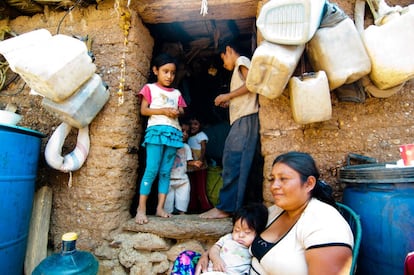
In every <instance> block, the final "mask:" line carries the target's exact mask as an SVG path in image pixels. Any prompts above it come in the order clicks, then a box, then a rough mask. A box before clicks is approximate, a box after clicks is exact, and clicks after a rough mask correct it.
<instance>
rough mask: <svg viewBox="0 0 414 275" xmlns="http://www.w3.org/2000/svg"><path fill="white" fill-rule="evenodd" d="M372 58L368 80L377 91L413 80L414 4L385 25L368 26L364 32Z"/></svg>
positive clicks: (366, 44) (364, 38)
mask: <svg viewBox="0 0 414 275" xmlns="http://www.w3.org/2000/svg"><path fill="white" fill-rule="evenodd" d="M363 41H364V43H365V47H366V49H367V52H368V55H369V57H370V59H371V63H372V69H371V73H370V74H369V77H370V79H371V80H372V82H373V83H374V84H375V86H377V87H378V88H380V89H388V88H392V87H395V86H397V85H399V84H401V83H404V82H405V81H407V80H410V79H412V78H413V77H414V51H413V49H412V47H413V43H414V4H412V5H410V6H408V8H407V11H406V12H405V13H403V14H401V15H400V16H393V17H392V18H391V19H390V20H388V21H386V23H385V24H384V25H381V26H375V25H371V26H369V27H368V28H366V29H365V30H364V32H363Z"/></svg>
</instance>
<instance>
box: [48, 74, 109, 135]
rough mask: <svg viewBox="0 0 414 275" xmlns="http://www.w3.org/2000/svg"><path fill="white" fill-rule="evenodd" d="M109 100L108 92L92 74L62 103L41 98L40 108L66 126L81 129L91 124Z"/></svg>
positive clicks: (97, 76) (100, 80)
mask: <svg viewBox="0 0 414 275" xmlns="http://www.w3.org/2000/svg"><path fill="white" fill-rule="evenodd" d="M108 99H109V91H108V89H107V88H106V87H105V85H104V84H103V82H102V79H101V77H100V76H99V75H98V74H94V75H93V76H92V77H91V78H90V79H89V80H88V81H87V82H86V83H85V84H84V85H83V86H82V87H81V88H80V89H79V90H78V91H76V92H75V93H74V94H73V95H72V96H71V97H69V98H67V99H65V100H64V101H62V102H54V101H52V100H50V99H48V98H43V100H42V106H43V107H44V108H45V109H46V110H47V111H49V112H50V113H52V114H53V115H54V116H56V117H57V118H59V119H60V120H62V121H63V122H66V123H67V124H69V125H71V126H73V127H76V128H78V129H81V128H83V127H85V126H87V125H88V124H90V123H91V122H92V120H93V119H94V118H95V116H96V115H97V114H98V113H99V111H100V110H101V109H102V107H103V106H104V105H105V103H106V102H107V101H108Z"/></svg>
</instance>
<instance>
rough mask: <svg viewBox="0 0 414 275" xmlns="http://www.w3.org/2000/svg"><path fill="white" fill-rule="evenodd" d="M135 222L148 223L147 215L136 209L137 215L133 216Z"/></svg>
mask: <svg viewBox="0 0 414 275" xmlns="http://www.w3.org/2000/svg"><path fill="white" fill-rule="evenodd" d="M135 222H136V223H137V224H144V223H148V218H147V215H145V213H143V212H140V211H137V215H136V216H135Z"/></svg>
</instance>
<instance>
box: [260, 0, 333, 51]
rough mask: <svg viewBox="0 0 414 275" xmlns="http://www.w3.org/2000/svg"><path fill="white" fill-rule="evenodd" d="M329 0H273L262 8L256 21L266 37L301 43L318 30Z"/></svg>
mask: <svg viewBox="0 0 414 275" xmlns="http://www.w3.org/2000/svg"><path fill="white" fill-rule="evenodd" d="M324 5H325V0H270V1H269V2H267V3H265V4H264V5H263V7H262V9H261V10H260V13H259V17H258V18H257V21H256V25H257V28H258V29H259V31H260V32H261V33H262V35H263V37H264V39H265V40H267V41H269V42H273V43H279V44H284V45H301V44H305V43H306V42H308V41H309V40H310V39H311V38H312V36H313V35H314V34H315V31H316V29H317V28H318V27H319V24H320V22H321V19H322V14H323V9H324Z"/></svg>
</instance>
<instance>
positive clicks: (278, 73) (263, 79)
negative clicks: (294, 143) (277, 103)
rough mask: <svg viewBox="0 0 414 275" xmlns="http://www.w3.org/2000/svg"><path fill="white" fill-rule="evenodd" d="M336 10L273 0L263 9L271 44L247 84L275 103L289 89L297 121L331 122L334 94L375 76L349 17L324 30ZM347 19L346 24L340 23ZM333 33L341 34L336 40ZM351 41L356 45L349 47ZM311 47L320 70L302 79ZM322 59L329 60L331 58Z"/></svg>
mask: <svg viewBox="0 0 414 275" xmlns="http://www.w3.org/2000/svg"><path fill="white" fill-rule="evenodd" d="M336 11H339V8H338V7H337V6H336V5H332V4H330V3H329V2H327V1H325V0H282V1H280V0H271V1H269V2H267V3H266V4H264V5H263V7H262V9H261V11H260V14H259V17H258V19H257V22H256V24H257V27H258V29H259V31H260V32H261V34H262V35H263V37H264V39H265V41H264V42H262V43H261V44H260V45H259V46H258V48H257V49H256V51H255V52H254V54H253V57H252V63H251V67H250V70H249V74H248V76H247V79H246V86H247V88H248V89H249V90H250V91H252V92H256V93H258V94H261V95H264V96H266V97H268V98H270V99H273V98H276V97H278V96H280V95H281V94H282V93H283V92H284V91H285V89H286V88H287V89H288V90H289V93H290V102H291V108H292V113H293V118H294V120H295V121H296V122H297V123H300V124H306V123H312V122H318V121H324V120H328V119H330V118H331V115H332V107H331V97H330V91H331V90H333V89H334V88H336V87H339V86H341V85H342V84H345V83H351V82H353V81H355V80H357V79H359V78H360V77H362V76H364V75H366V74H368V73H369V72H370V68H371V64H370V61H369V58H368V56H367V53H366V51H365V49H364V47H363V44H362V42H361V39H360V37H359V34H358V32H357V30H356V28H355V26H354V25H353V24H349V23H350V22H349V21H351V23H352V20H350V19H349V18H347V17H343V18H341V19H340V20H338V21H337V22H335V24H331V25H329V26H325V27H324V28H322V27H321V26H322V25H321V22H323V20H325V19H326V17H330V19H331V18H332V14H331V13H333V12H336ZM345 18H347V20H345ZM342 20H343V21H345V22H344V24H341V25H340V24H339V23H340V21H342ZM339 25H340V26H339ZM328 29H329V32H327V30H328ZM332 33H335V34H336V37H335V38H332V36H331V34H332ZM350 35H352V36H351V37H350ZM315 37H317V38H316V39H315ZM349 39H351V40H352V39H354V40H355V41H356V42H355V43H353V44H352V45H348V44H347V41H349ZM355 45H356V46H358V47H356V48H355V47H354V46H355ZM305 49H306V52H307V53H308V55H309V56H310V61H315V62H311V65H312V66H313V68H314V69H315V70H316V72H315V73H312V72H311V73H308V72H304V71H303V70H302V72H301V73H302V75H301V76H298V77H297V76H293V73H294V71H295V69H296V67H297V66H298V64H299V62H300V60H301V56H302V55H303V53H304V51H305ZM321 56H323V57H325V56H327V57H326V60H323V59H321V58H320V57H321ZM350 56H351V57H352V58H351V59H349V57H350ZM361 56H362V57H361ZM312 57H314V58H312ZM302 62H304V61H302ZM343 62H348V63H345V64H342V63H343ZM337 64H342V66H338V65H337ZM303 67H304V66H303ZM338 69H340V70H338ZM305 101H306V102H305ZM314 106H319V107H320V108H314ZM315 109H317V110H315Z"/></svg>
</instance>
